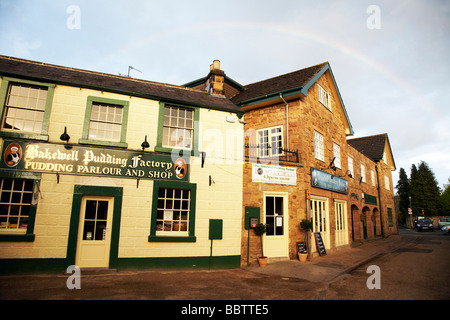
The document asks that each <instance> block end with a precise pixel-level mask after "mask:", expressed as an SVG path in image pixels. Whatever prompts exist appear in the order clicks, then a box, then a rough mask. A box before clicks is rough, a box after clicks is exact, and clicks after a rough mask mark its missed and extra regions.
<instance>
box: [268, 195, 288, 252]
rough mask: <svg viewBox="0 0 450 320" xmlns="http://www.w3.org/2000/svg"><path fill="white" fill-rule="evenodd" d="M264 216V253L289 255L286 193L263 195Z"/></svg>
mask: <svg viewBox="0 0 450 320" xmlns="http://www.w3.org/2000/svg"><path fill="white" fill-rule="evenodd" d="M264 198H265V199H264V200H265V201H264V216H265V223H266V227H267V231H266V234H265V235H264V243H263V246H264V255H265V256H267V257H272V258H274V257H288V256H289V234H288V230H289V229H288V218H289V215H288V207H287V200H286V199H287V195H286V194H276V195H275V194H272V195H265V197H264Z"/></svg>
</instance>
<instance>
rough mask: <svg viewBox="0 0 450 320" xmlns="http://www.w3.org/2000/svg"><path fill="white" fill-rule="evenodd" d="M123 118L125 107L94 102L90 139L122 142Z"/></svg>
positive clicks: (90, 123)
mask: <svg viewBox="0 0 450 320" xmlns="http://www.w3.org/2000/svg"><path fill="white" fill-rule="evenodd" d="M122 117H123V106H119V105H113V104H105V103H98V102H93V103H92V110H91V118H90V122H89V134H88V138H89V139H94V140H108V141H120V133H121V131H122Z"/></svg>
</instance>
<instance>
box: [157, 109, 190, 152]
mask: <svg viewBox="0 0 450 320" xmlns="http://www.w3.org/2000/svg"><path fill="white" fill-rule="evenodd" d="M193 131H194V110H192V109H188V108H182V107H176V106H170V105H166V106H165V107H164V125H163V136H162V145H163V147H170V148H173V147H177V148H180V149H192V141H193Z"/></svg>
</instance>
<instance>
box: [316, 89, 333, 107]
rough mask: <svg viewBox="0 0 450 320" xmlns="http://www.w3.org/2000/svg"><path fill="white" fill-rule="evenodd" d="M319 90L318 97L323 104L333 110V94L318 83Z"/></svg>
mask: <svg viewBox="0 0 450 320" xmlns="http://www.w3.org/2000/svg"><path fill="white" fill-rule="evenodd" d="M317 91H318V93H319V96H318V99H319V102H320V103H321V104H323V105H324V106H325V107H326V108H327V109H328V110H330V111H331V96H330V94H329V93H328V92H327V91H326V90H325V89H324V88H322V87H321V86H320V85H317Z"/></svg>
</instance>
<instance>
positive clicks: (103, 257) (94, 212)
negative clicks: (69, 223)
mask: <svg viewBox="0 0 450 320" xmlns="http://www.w3.org/2000/svg"><path fill="white" fill-rule="evenodd" d="M113 207H114V198H113V197H104V196H84V197H83V198H82V200H81V209H80V224H79V226H80V227H79V230H78V241H77V253H76V265H77V266H79V267H81V268H107V267H108V266H109V255H110V248H111V225H112V216H113Z"/></svg>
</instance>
